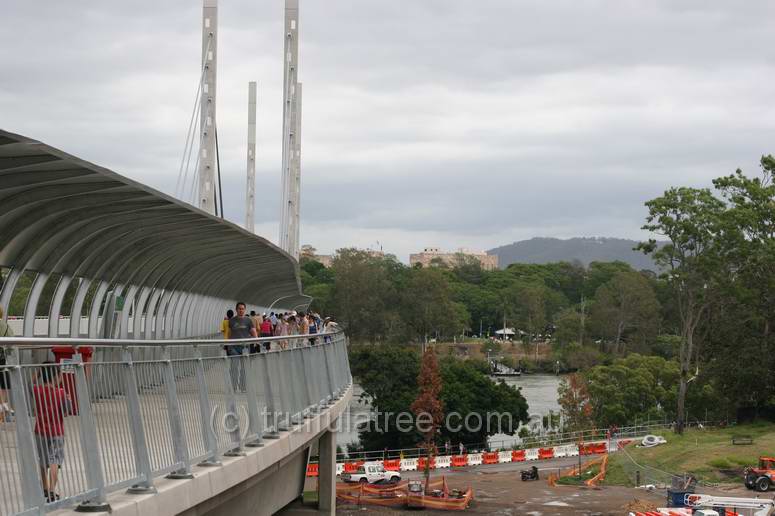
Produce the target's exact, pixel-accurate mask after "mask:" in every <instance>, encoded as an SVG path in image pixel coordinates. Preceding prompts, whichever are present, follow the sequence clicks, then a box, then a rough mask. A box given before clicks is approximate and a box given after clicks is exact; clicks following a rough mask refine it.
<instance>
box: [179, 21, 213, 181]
mask: <svg viewBox="0 0 775 516" xmlns="http://www.w3.org/2000/svg"><path fill="white" fill-rule="evenodd" d="M211 43H212V34H211V35H210V37H209V39H208V40H207V46H206V47H205V51H204V55H203V56H202V65H201V73H200V75H199V84H198V85H197V89H196V96H195V98H194V109H193V110H192V113H191V119H190V120H189V122H188V131H187V132H186V144H185V146H184V148H183V157H182V159H181V160H180V169H179V170H178V180H177V182H176V185H175V195H176V196H178V191H179V189H180V196H182V194H183V192H184V191H185V186H184V185H185V184H186V176H188V165H189V163H190V160H191V149H193V145H194V129H195V124H194V120H196V115H197V113H198V112H199V111H200V106H201V104H202V98H201V91H202V84H203V82H204V77H205V70H207V54H208V53H209V52H210V44H211ZM187 154H188V158H187V157H186V155H187ZM184 163H185V167H186V168H185V174H184ZM181 188H182V189H181Z"/></svg>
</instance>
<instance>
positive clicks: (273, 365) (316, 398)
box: [0, 332, 352, 515]
mask: <svg viewBox="0 0 775 516" xmlns="http://www.w3.org/2000/svg"><path fill="white" fill-rule="evenodd" d="M63 344H64V345H70V344H72V345H75V346H89V347H92V348H93V349H95V350H96V352H95V353H94V358H95V360H94V361H91V362H84V361H83V359H82V355H81V354H80V353H77V354H75V355H74V356H73V357H72V359H71V360H67V361H63V362H62V363H59V364H53V363H47V364H40V363H39V364H27V363H25V364H20V363H19V356H20V355H22V354H23V353H22V351H25V350H26V351H29V350H33V352H37V353H38V354H40V353H42V350H48V349H50V348H51V347H53V346H61V345H63ZM224 344H228V345H229V346H230V347H229V352H228V353H226V352H225V349H224ZM0 346H2V347H3V348H4V349H5V353H6V358H7V362H8V363H9V365H5V366H0V382H1V383H0V387H3V389H4V393H5V395H6V396H7V399H8V401H7V405H6V410H4V412H3V414H2V419H0V492H2V497H0V514H2V515H6V514H25V513H33V514H36V513H40V512H48V511H51V510H54V509H57V508H61V507H64V506H70V505H73V504H75V503H81V504H82V505H83V506H84V508H87V507H88V508H99V507H100V506H104V505H105V502H106V495H107V494H108V493H110V492H114V491H117V490H121V489H128V491H129V492H134V493H147V492H153V491H154V487H153V484H154V479H155V478H157V477H159V476H162V475H167V476H168V477H170V478H191V467H192V466H193V465H197V464H198V465H203V466H218V465H219V464H220V463H219V461H220V459H221V457H223V456H232V455H239V454H241V453H242V449H243V448H244V447H253V446H262V445H263V444H264V441H265V440H266V439H273V438H277V437H279V432H282V431H285V430H288V429H291V428H293V427H294V425H297V424H299V423H301V422H302V421H303V420H304V419H305V418H310V417H313V416H314V415H315V414H317V413H319V412H320V411H323V410H325V408H326V407H327V406H328V405H329V404H332V403H333V402H334V401H335V400H336V399H338V398H339V397H341V395H342V394H343V393H344V392H345V391H346V389H347V388H348V386H349V385H350V384H351V381H352V379H351V376H350V368H349V363H348V360H347V349H346V337H345V335H344V334H343V333H341V332H339V333H330V334H318V335H304V336H285V337H271V338H262V339H244V340H230V341H224V340H205V341H203V340H196V341H192V340H188V341H187V340H164V341H136V340H129V341H116V340H98V339H91V340H90V339H79V340H70V339H33V338H4V339H0ZM234 346H241V349H239V348H236V347H234ZM259 348H260V352H259ZM268 349H269V350H268ZM3 401H5V400H4V399H0V403H2V402H3ZM11 411H12V412H11ZM52 464H58V465H59V467H58V468H57V469H58V471H57V474H58V475H57V476H58V480H57V485H56V488H55V489H53V490H52V493H53V494H46V493H44V484H43V480H42V478H43V477H42V475H43V472H42V468H44V467H45V466H49V465H52ZM51 469H54V468H51ZM50 475H51V473H49V477H50Z"/></svg>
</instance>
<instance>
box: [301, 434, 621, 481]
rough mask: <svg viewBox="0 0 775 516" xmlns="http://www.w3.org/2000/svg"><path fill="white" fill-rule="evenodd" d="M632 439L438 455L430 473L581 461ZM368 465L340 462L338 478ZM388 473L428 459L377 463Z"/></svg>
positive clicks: (311, 472) (314, 468) (310, 472)
mask: <svg viewBox="0 0 775 516" xmlns="http://www.w3.org/2000/svg"><path fill="white" fill-rule="evenodd" d="M631 442H632V439H615V440H614V439H612V440H608V441H601V442H592V443H581V444H580V445H576V444H569V445H564V446H555V447H551V448H530V449H527V450H505V451H497V452H496V451H493V452H481V453H466V454H461V455H437V456H434V457H431V458H430V465H429V468H430V469H444V468H464V467H468V466H480V465H482V464H505V463H509V462H529V461H538V460H548V459H559V458H565V457H578V456H579V455H581V456H586V455H607V454H608V453H611V452H615V451H617V450H620V449H622V448H624V447H625V446H627V445H628V444H630V443H631ZM366 462H367V461H363V460H357V461H347V462H337V464H336V474H337V475H341V474H342V473H354V472H356V471H358V468H360V467H361V466H363V465H364V464H365V463H366ZM369 462H379V463H381V464H382V466H383V467H384V468H385V470H387V471H422V470H424V469H425V466H426V464H427V463H428V457H414V458H403V459H383V460H377V461H369ZM317 475H318V465H317V464H315V463H311V464H309V465H308V466H307V476H308V477H314V476H317Z"/></svg>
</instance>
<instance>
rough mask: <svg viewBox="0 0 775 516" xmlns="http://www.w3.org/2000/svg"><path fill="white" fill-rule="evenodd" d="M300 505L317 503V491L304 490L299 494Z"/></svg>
mask: <svg viewBox="0 0 775 516" xmlns="http://www.w3.org/2000/svg"><path fill="white" fill-rule="evenodd" d="M301 503H302V505H317V503H318V492H317V491H304V492H303V493H302V494H301Z"/></svg>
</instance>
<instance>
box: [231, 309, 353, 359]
mask: <svg viewBox="0 0 775 516" xmlns="http://www.w3.org/2000/svg"><path fill="white" fill-rule="evenodd" d="M236 310H237V313H236V314H235V313H234V311H233V310H227V311H226V317H225V318H224V319H223V321H222V322H221V334H222V335H223V338H224V339H226V340H230V339H247V338H251V337H292V336H295V335H310V337H309V339H308V342H309V345H310V346H314V345H316V344H317V343H318V342H319V339H320V337H312V335H318V334H324V335H323V341H324V342H326V343H328V342H330V341H331V336H330V335H325V334H331V333H335V332H336V331H337V328H338V326H337V323H336V321H334V320H333V319H332V318H331V317H326V318H325V319H323V318H321V317H320V315H319V314H317V313H314V312H309V313H304V312H296V311H291V312H282V313H275V312H270V313H268V314H267V313H266V312H264V313H262V314H258V313H256V312H255V311H253V310H251V312H250V315H245V313H246V311H247V307H246V305H245V303H243V302H239V303H237V306H236ZM235 330H236V331H235ZM290 340H291V339H288V340H285V339H281V340H277V341H275V342H277V345H278V346H279V347H280V349H287V348H288V344H289V341H290ZM293 340H296V341H299V339H293ZM271 342H272V341H266V342H264V343H263V344H264V349H265V350H266V351H269V350H270V349H271ZM224 347H225V348H226V354H227V355H241V354H242V348H243V347H242V346H241V345H236V344H234V345H225V346H224ZM259 352H261V347H260V345H259V344H251V345H250V353H259Z"/></svg>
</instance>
